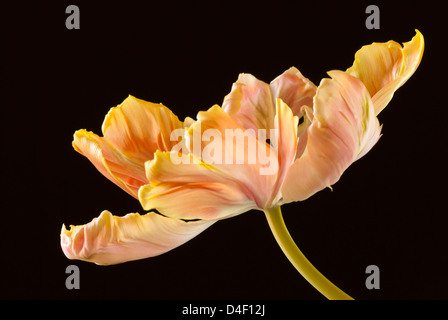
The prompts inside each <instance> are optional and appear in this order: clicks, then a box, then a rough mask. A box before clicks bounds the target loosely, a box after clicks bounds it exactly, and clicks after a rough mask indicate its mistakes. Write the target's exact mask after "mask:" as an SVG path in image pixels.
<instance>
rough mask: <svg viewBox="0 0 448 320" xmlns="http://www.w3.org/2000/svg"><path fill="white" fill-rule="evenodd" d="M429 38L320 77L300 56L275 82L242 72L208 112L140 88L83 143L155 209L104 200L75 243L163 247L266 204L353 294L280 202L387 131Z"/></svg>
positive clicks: (306, 267) (335, 170)
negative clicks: (157, 100) (121, 211)
mask: <svg viewBox="0 0 448 320" xmlns="http://www.w3.org/2000/svg"><path fill="white" fill-rule="evenodd" d="M423 48H424V40H423V36H422V34H421V33H420V32H418V31H416V35H415V37H414V38H413V39H412V40H411V41H409V42H407V43H404V46H401V45H400V44H398V43H396V42H394V41H389V42H387V43H373V44H371V45H367V46H364V47H362V48H361V49H360V50H359V51H358V52H357V53H356V55H355V61H354V63H353V65H352V66H351V67H350V68H348V69H347V70H346V71H340V70H333V71H330V72H328V75H329V76H330V78H325V79H322V80H321V82H320V84H319V86H315V85H314V84H313V83H312V82H311V81H310V80H308V79H307V78H305V77H304V76H303V75H302V74H301V73H300V72H299V70H297V69H296V68H294V67H293V68H290V69H289V70H287V71H285V72H284V73H283V74H281V75H280V76H279V77H277V78H276V79H274V80H273V81H272V82H271V83H269V84H268V83H265V82H263V81H260V80H258V79H257V78H255V77H254V76H252V75H250V74H241V75H240V76H239V78H238V80H237V82H235V83H234V84H233V86H232V90H231V92H230V93H229V94H228V95H227V96H226V97H225V98H224V101H223V103H222V107H220V106H218V105H214V106H212V107H211V108H210V109H208V110H207V111H201V112H199V113H198V115H197V119H196V120H193V119H191V118H186V119H185V120H184V121H180V120H179V119H178V118H177V117H176V116H175V115H174V114H173V113H172V112H171V111H170V110H169V109H168V108H166V107H165V106H163V105H161V104H153V103H150V102H145V101H143V100H139V99H136V98H134V97H132V96H129V97H128V98H127V99H126V100H125V101H124V102H123V103H122V104H121V105H119V106H118V107H115V108H112V109H111V111H110V112H109V114H108V115H107V116H106V119H105V121H104V124H103V127H102V131H103V137H99V136H97V135H95V134H94V133H91V132H87V131H85V130H79V131H77V132H76V133H75V135H74V141H73V145H74V148H75V150H77V151H78V152H80V153H81V154H83V155H84V156H86V157H87V158H88V159H89V160H90V161H91V162H92V163H93V164H94V165H95V167H96V168H97V169H98V170H99V171H100V172H101V173H102V174H103V175H105V176H106V177H107V178H108V179H109V180H111V181H112V182H114V183H115V184H116V185H118V186H119V187H120V188H122V189H123V190H125V191H126V192H128V193H129V194H130V195H132V196H133V197H135V198H137V199H138V200H139V201H140V203H141V205H142V207H143V209H144V210H146V211H148V213H146V214H145V215H140V214H138V213H131V214H128V215H126V216H124V217H118V216H113V215H112V214H111V213H110V212H109V211H104V212H103V213H101V215H100V216H99V217H98V218H95V219H93V220H92V221H91V222H90V223H87V224H85V225H82V226H71V227H70V229H69V230H67V229H66V228H65V226H63V227H62V231H61V246H62V249H63V251H64V253H65V255H66V256H67V257H68V258H70V259H80V260H85V261H90V262H94V263H97V264H114V263H121V262H125V261H130V260H136V259H142V258H147V257H153V256H156V255H159V254H162V253H165V252H167V251H169V250H171V249H173V248H175V247H177V246H179V245H181V244H183V243H185V242H186V241H188V240H190V239H191V238H193V237H194V236H196V235H197V234H199V233H201V232H202V231H204V230H205V229H207V228H208V227H210V226H211V225H212V224H213V223H215V222H216V221H219V220H221V219H226V218H229V217H233V216H236V215H239V214H241V213H244V212H246V211H248V210H260V211H262V212H264V214H265V216H266V218H267V221H268V224H269V226H270V228H271V230H272V232H273V235H274V237H275V239H276V240H277V242H278V244H279V246H280V247H281V249H282V250H283V252H284V253H285V255H286V256H287V257H288V259H289V260H290V261H291V263H292V264H293V265H294V266H295V267H296V269H297V270H298V271H299V272H300V273H301V274H302V275H303V276H304V277H305V278H306V279H307V280H308V281H309V282H310V283H311V284H312V285H313V286H314V287H315V288H316V289H317V290H319V291H320V292H321V293H322V294H323V295H325V296H326V297H327V298H329V299H351V297H350V296H349V295H347V294H346V293H344V292H343V291H342V290H340V289H339V288H338V287H336V286H335V285H334V284H333V283H331V282H330V281H329V280H328V279H327V278H325V277H324V276H323V275H322V274H321V273H320V272H319V271H318V270H317V269H316V268H315V267H314V266H313V265H312V264H311V263H310V262H309V261H308V260H307V259H306V257H305V256H304V255H303V254H302V252H301V251H300V250H299V248H298V247H297V245H296V244H295V243H294V241H293V239H292V238H291V236H290V235H289V232H288V230H287V228H286V226H285V224H284V221H283V218H282V214H281V210H280V207H281V206H282V205H284V204H287V203H290V202H295V201H303V200H305V199H307V198H309V197H310V196H312V195H313V194H315V193H316V192H318V191H320V190H322V189H324V188H326V187H330V188H331V186H332V185H334V184H335V183H336V182H337V181H338V180H339V178H340V177H341V175H342V174H343V172H344V171H345V170H346V169H347V168H348V167H349V166H350V165H351V164H352V163H353V162H354V161H356V160H358V159H360V158H361V157H363V156H364V155H365V154H366V153H367V152H368V151H369V150H371V149H372V147H373V146H374V145H375V144H376V143H377V141H378V139H379V138H380V135H381V125H380V124H379V121H378V118H377V115H378V114H379V113H380V112H381V111H382V110H383V109H384V108H385V107H386V105H387V104H388V103H389V102H390V100H391V98H392V96H393V94H394V92H395V91H396V90H397V89H398V88H399V87H400V86H402V85H403V84H404V83H405V82H406V81H407V80H408V79H409V77H410V76H411V75H412V74H413V73H414V72H415V70H416V68H417V67H418V65H419V63H420V61H421V58H422V54H423ZM151 210H153V211H151ZM154 210H156V211H154Z"/></svg>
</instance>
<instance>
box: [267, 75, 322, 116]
mask: <svg viewBox="0 0 448 320" xmlns="http://www.w3.org/2000/svg"><path fill="white" fill-rule="evenodd" d="M270 87H271V92H272V97H273V98H274V99H277V98H280V99H282V100H283V102H285V103H286V104H287V105H288V106H289V107H290V108H291V109H292V113H293V114H294V115H295V116H298V117H301V116H302V113H301V108H302V107H303V106H304V105H306V106H308V107H310V108H313V98H314V95H315V94H316V89H317V88H316V86H315V85H314V83H312V82H311V81H310V80H309V79H307V78H305V77H304V76H303V75H302V74H301V73H300V71H299V70H297V69H296V68H294V67H292V68H289V69H288V70H286V71H285V72H284V73H283V74H281V75H280V76H278V77H277V78H275V79H274V80H272V82H271V84H270Z"/></svg>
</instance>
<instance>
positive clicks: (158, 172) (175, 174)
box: [139, 99, 298, 219]
mask: <svg viewBox="0 0 448 320" xmlns="http://www.w3.org/2000/svg"><path fill="white" fill-rule="evenodd" d="M276 109H277V115H276V116H275V118H274V122H275V128H276V129H277V130H278V134H276V138H277V139H276V140H273V141H272V144H273V145H272V146H271V145H269V144H268V143H266V142H265V140H264V139H262V140H260V139H257V134H255V133H247V132H246V131H245V130H244V128H242V127H241V126H240V125H239V124H238V123H237V122H236V121H235V120H234V119H233V118H232V117H231V116H230V115H228V114H227V113H226V112H225V111H224V110H223V109H222V108H220V107H219V106H213V107H212V108H210V109H209V110H208V111H204V112H200V113H199V114H198V121H196V122H195V123H194V124H193V125H192V126H191V127H190V128H189V130H188V133H187V135H186V137H187V138H188V139H189V141H188V142H187V143H186V144H187V146H188V152H190V153H189V154H180V153H178V152H175V151H172V152H171V153H167V152H156V154H155V158H154V160H153V161H151V162H148V163H147V165H146V174H147V178H148V181H150V183H149V184H148V185H145V186H143V187H142V188H141V189H140V191H139V199H140V202H141V203H142V205H143V208H144V209H145V210H150V209H157V210H158V211H159V212H162V213H163V214H164V215H167V216H172V217H177V218H184V219H223V218H228V217H230V216H234V215H237V214H240V213H243V212H245V211H247V210H249V209H257V208H258V209H263V208H265V207H270V206H272V205H273V202H275V201H278V200H279V199H278V194H279V191H280V186H281V184H282V181H283V179H284V177H285V175H286V171H287V169H288V167H289V166H290V165H291V164H292V163H293V161H294V159H295V148H296V144H297V136H296V134H297V122H298V118H297V117H294V116H293V115H292V112H291V109H290V108H289V107H288V106H287V105H286V104H285V103H283V102H282V101H281V100H280V99H278V100H277V105H276ZM208 130H214V131H213V132H214V133H216V135H214V137H213V138H212V139H210V141H209V140H203V139H202V137H204V135H205V133H207V131H208ZM229 130H230V132H231V134H235V136H232V138H233V140H232V139H230V140H229V135H228V132H229ZM196 135H197V136H198V137H199V140H197V139H195V136H196ZM240 138H241V140H239V139H240ZM238 140H239V142H238ZM229 141H231V143H229ZM216 142H219V143H218V144H217V146H219V147H217V148H216V149H214V154H215V156H216V155H217V157H216V158H213V159H205V158H204V152H205V150H206V149H207V148H208V147H209V146H210V145H211V144H212V143H215V144H216ZM240 142H241V143H240ZM250 146H252V147H253V148H254V149H252V150H251V149H250V148H251V147H250ZM263 148H264V149H263ZM260 150H262V151H260ZM229 154H231V156H230V157H227V155H229ZM277 155H278V156H277ZM173 157H174V158H178V159H177V160H175V161H174V160H173ZM209 160H212V161H209ZM215 160H221V161H215ZM262 169H266V170H262ZM270 170H272V171H270Z"/></svg>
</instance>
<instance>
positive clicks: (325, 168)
mask: <svg viewBox="0 0 448 320" xmlns="http://www.w3.org/2000/svg"><path fill="white" fill-rule="evenodd" d="M329 75H330V76H331V77H332V79H323V80H322V82H321V84H320V86H319V88H318V89H317V94H316V96H315V98H314V109H315V112H314V119H313V123H312V124H311V126H310V127H309V129H308V139H307V140H308V141H307V146H306V149H305V151H304V152H303V155H302V156H301V157H300V158H298V159H297V160H296V161H295V162H294V164H293V165H292V166H291V168H290V169H289V171H288V174H287V176H286V179H285V182H284V184H283V186H282V194H283V197H284V202H291V201H302V200H305V199H307V198H308V197H310V196H311V195H313V194H314V193H316V192H317V191H319V190H322V189H323V188H325V187H327V186H331V185H332V184H334V183H336V182H337V181H338V180H339V178H340V176H341V175H342V173H343V172H344V171H345V169H347V167H348V166H349V165H350V164H351V163H353V162H354V161H355V160H356V159H358V158H359V157H361V156H362V155H364V154H365V153H366V152H367V151H368V150H370V148H371V147H372V146H373V145H374V144H375V143H376V141H377V140H378V138H379V134H380V126H379V124H378V120H377V119H376V117H375V114H374V108H373V104H372V101H371V99H370V95H369V93H368V91H367V89H366V88H365V86H364V85H363V83H362V82H361V81H360V80H358V79H357V78H355V77H353V76H350V75H348V74H347V73H345V72H342V71H332V72H329Z"/></svg>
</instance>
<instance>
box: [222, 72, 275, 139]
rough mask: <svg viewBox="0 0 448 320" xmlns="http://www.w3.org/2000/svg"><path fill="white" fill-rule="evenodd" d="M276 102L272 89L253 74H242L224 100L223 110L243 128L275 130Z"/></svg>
mask: <svg viewBox="0 0 448 320" xmlns="http://www.w3.org/2000/svg"><path fill="white" fill-rule="evenodd" d="M274 103H275V102H274V100H273V98H272V94H271V88H270V87H269V85H268V84H267V83H265V82H263V81H260V80H258V79H257V78H255V77H254V76H253V75H251V74H247V73H242V74H240V76H239V77H238V80H237V82H236V83H234V84H233V86H232V91H231V92H230V93H229V94H228V95H227V96H226V97H225V98H224V102H223V105H222V108H223V109H224V111H225V112H227V113H228V114H229V115H231V116H232V118H233V119H234V120H235V121H236V122H238V123H239V124H240V125H241V126H242V127H243V128H246V129H252V130H257V129H265V130H267V131H268V138H269V129H272V128H274V116H275V108H274Z"/></svg>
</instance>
